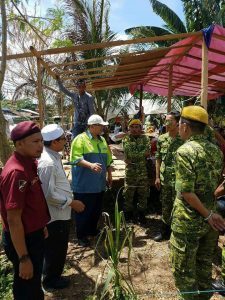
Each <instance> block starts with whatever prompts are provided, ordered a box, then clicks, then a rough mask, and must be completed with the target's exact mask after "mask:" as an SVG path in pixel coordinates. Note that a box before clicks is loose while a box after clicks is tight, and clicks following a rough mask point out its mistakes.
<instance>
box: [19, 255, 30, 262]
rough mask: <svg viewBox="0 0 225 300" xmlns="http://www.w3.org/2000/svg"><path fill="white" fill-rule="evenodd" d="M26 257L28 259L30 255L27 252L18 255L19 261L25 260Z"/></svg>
mask: <svg viewBox="0 0 225 300" xmlns="http://www.w3.org/2000/svg"><path fill="white" fill-rule="evenodd" d="M28 259H30V255H29V254H24V255H22V256H20V258H19V262H20V263H23V262H25V261H27V260H28Z"/></svg>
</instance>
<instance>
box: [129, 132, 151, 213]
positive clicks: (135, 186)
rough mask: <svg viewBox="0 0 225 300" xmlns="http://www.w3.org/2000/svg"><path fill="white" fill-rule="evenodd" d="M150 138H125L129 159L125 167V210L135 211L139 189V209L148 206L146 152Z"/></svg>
mask: <svg viewBox="0 0 225 300" xmlns="http://www.w3.org/2000/svg"><path fill="white" fill-rule="evenodd" d="M149 148H150V144H149V139H148V137H147V136H145V135H140V136H137V137H134V136H132V135H129V136H126V137H125V138H124V139H123V149H124V154H125V159H126V160H127V161H129V163H128V164H127V165H126V168H125V184H124V186H125V187H124V198H125V202H124V210H125V211H126V212H133V197H134V192H135V191H137V196H138V203H137V209H138V210H139V211H141V212H144V211H145V210H146V208H147V197H148V194H149V184H148V175H147V166H146V158H145V153H146V152H148V151H149Z"/></svg>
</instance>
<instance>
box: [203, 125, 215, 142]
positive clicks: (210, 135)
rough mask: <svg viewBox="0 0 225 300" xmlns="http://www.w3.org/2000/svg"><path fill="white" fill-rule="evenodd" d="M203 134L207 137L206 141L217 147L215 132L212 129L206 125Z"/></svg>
mask: <svg viewBox="0 0 225 300" xmlns="http://www.w3.org/2000/svg"><path fill="white" fill-rule="evenodd" d="M204 134H205V135H206V137H207V140H208V141H209V142H211V143H213V144H216V145H217V141H216V136H215V131H214V129H213V128H212V127H210V126H209V125H207V126H206V127H205V132H204Z"/></svg>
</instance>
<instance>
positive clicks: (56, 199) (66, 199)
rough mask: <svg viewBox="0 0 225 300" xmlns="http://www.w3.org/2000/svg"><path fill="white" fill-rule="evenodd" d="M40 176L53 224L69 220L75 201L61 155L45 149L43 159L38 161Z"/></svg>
mask: <svg viewBox="0 0 225 300" xmlns="http://www.w3.org/2000/svg"><path fill="white" fill-rule="evenodd" d="M38 174H39V176H40V179H41V182H42V189H43V192H44V194H45V197H46V200H47V204H48V208H49V211H50V215H51V222H53V221H56V220H69V219H70V217H71V207H70V206H69V205H70V204H71V202H72V199H73V194H72V191H71V187H70V183H69V181H68V179H67V177H66V174H65V171H64V169H63V165H62V161H61V155H60V154H59V153H58V152H56V151H53V150H51V149H50V148H48V147H44V151H43V153H42V155H41V158H40V159H39V160H38Z"/></svg>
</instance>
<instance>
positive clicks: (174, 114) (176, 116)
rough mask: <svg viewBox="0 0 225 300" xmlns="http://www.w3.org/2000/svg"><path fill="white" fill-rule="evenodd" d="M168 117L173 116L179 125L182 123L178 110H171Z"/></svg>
mask: <svg viewBox="0 0 225 300" xmlns="http://www.w3.org/2000/svg"><path fill="white" fill-rule="evenodd" d="M166 115H167V116H173V117H174V119H175V120H176V122H177V123H178V122H179V121H180V113H179V111H177V110H171V111H170V112H168V113H167V114H166Z"/></svg>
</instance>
